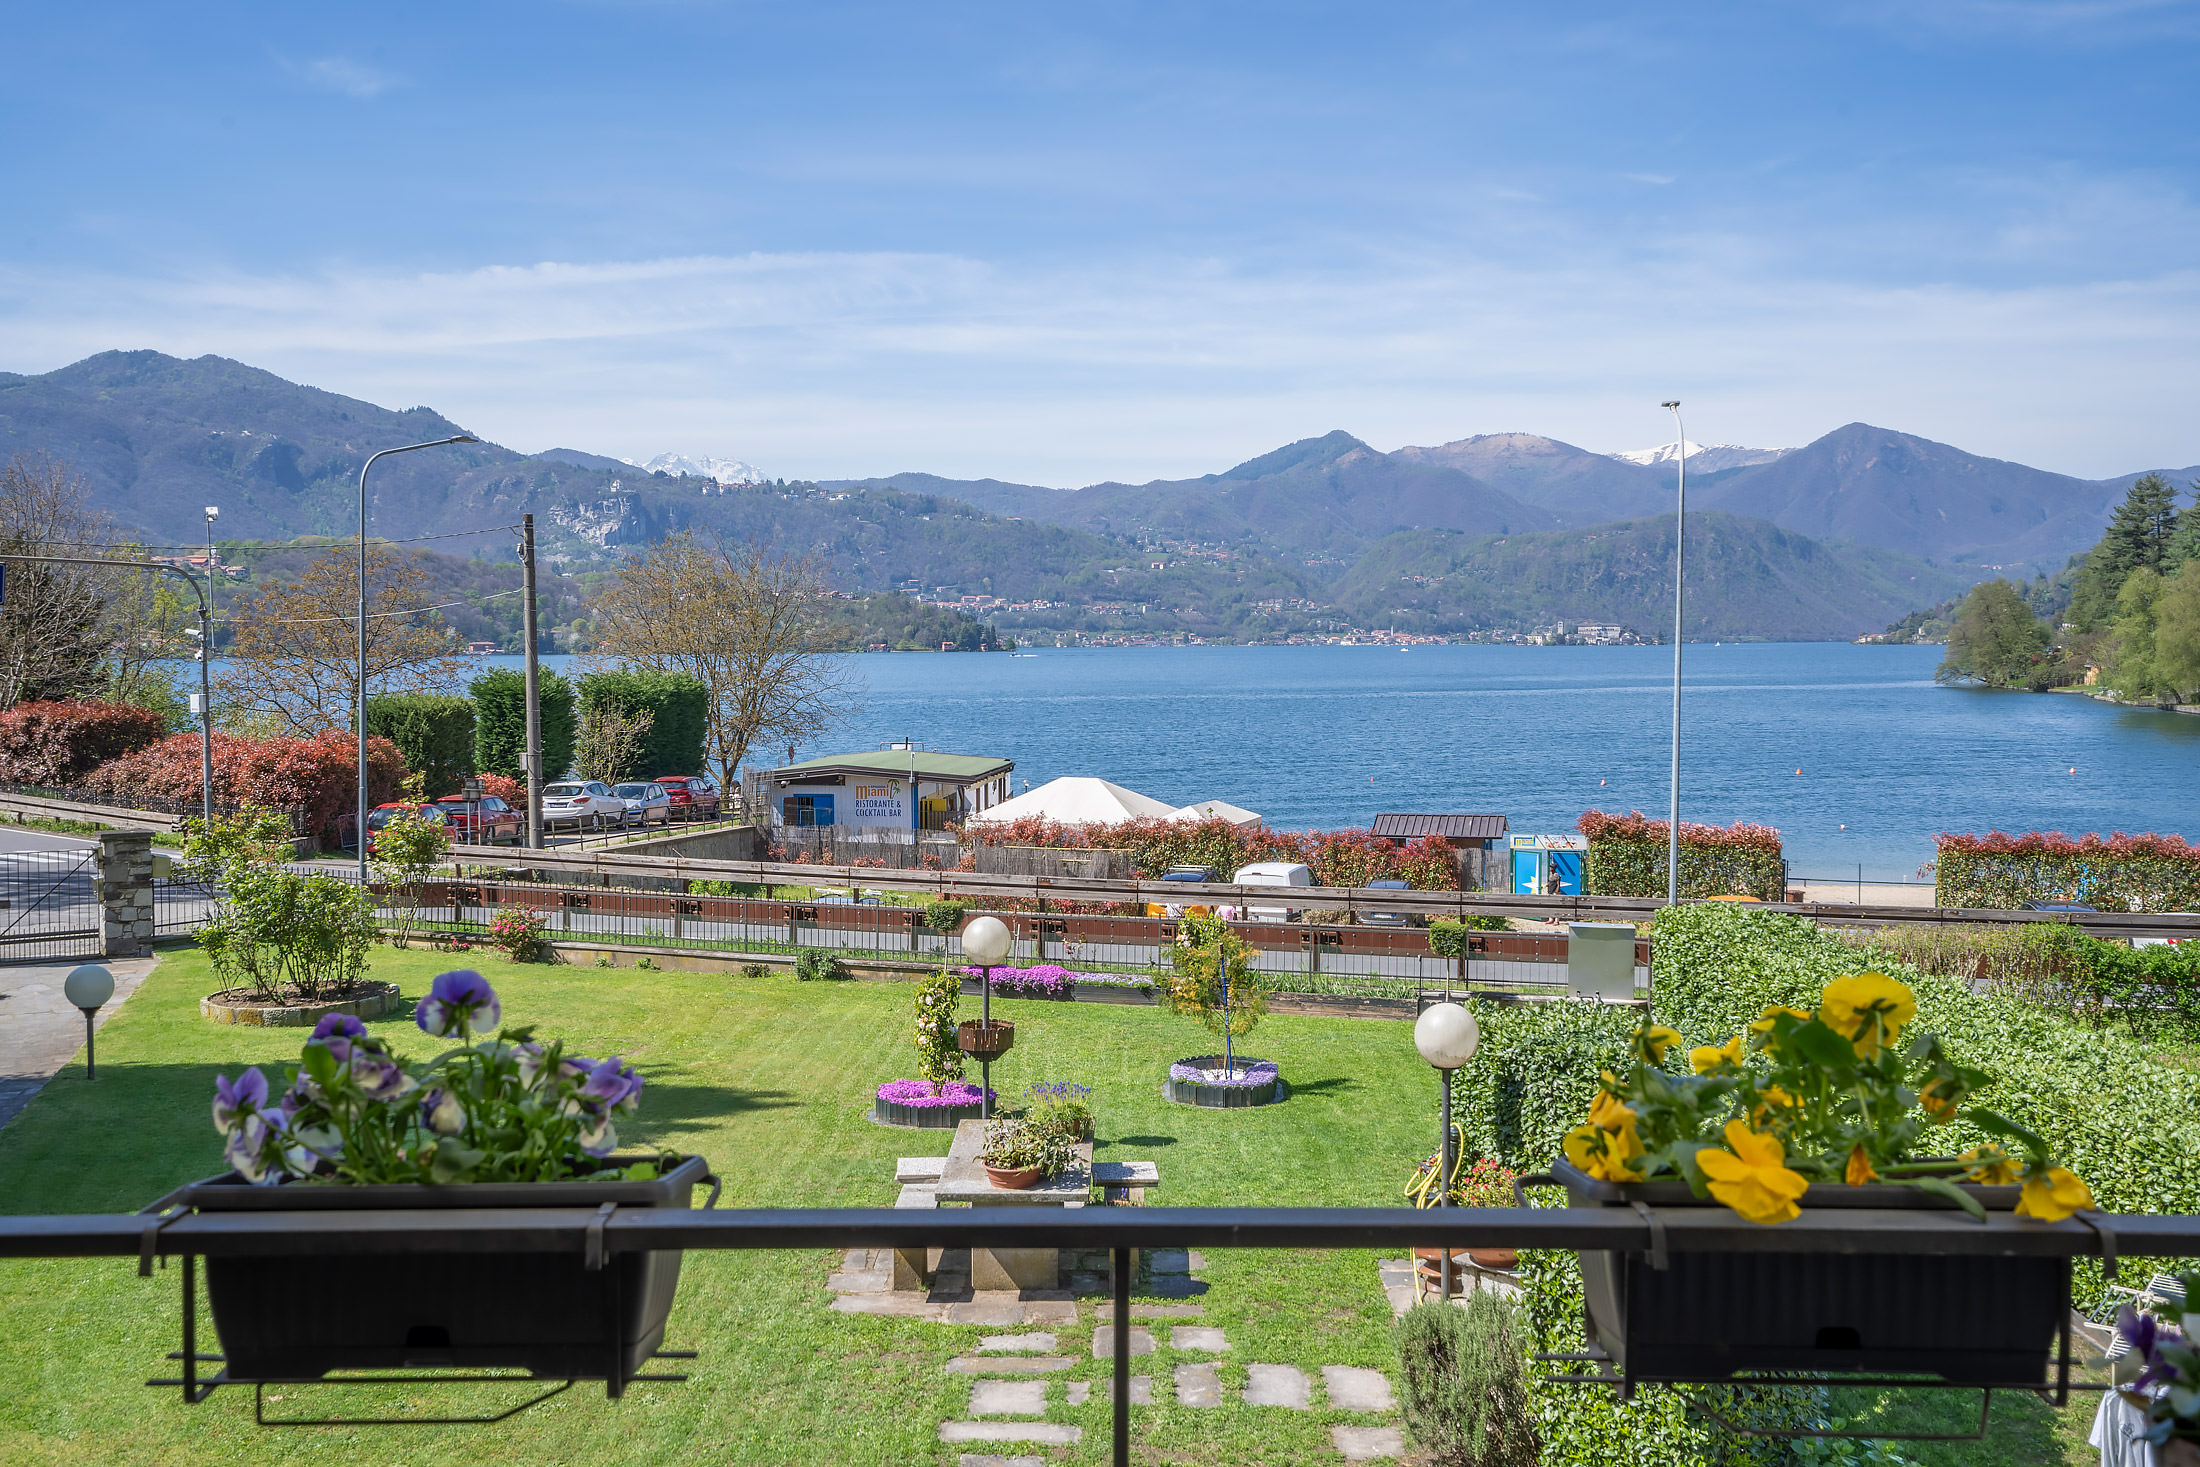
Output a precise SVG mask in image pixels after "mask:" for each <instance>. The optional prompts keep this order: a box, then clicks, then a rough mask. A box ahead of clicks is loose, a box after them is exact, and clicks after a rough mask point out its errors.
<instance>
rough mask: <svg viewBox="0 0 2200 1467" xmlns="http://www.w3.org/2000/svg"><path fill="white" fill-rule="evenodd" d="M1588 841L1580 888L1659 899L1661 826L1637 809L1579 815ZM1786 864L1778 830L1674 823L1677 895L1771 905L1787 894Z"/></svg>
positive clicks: (1594, 892) (1662, 883)
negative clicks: (1677, 846)
mask: <svg viewBox="0 0 2200 1467" xmlns="http://www.w3.org/2000/svg"><path fill="white" fill-rule="evenodd" d="M1575 828H1576V829H1578V830H1579V831H1580V832H1581V833H1582V834H1583V835H1585V836H1587V837H1588V838H1589V859H1588V861H1587V870H1586V872H1585V873H1584V874H1585V877H1586V887H1587V891H1588V894H1589V895H1591V896H1636V897H1660V896H1664V895H1665V889H1666V880H1665V857H1666V851H1667V840H1666V823H1665V822H1664V821H1663V820H1652V819H1650V818H1649V817H1648V816H1646V815H1644V814H1643V813H1642V812H1641V811H1640V810H1635V811H1631V812H1630V813H1628V814H1626V815H1607V814H1606V813H1604V812H1603V811H1602V810H1590V811H1587V812H1586V813H1584V814H1583V815H1582V817H1581V819H1580V821H1579V822H1578V824H1577V825H1576V827H1575ZM1786 888H1787V864H1786V863H1785V862H1784V861H1782V860H1781V859H1780V832H1779V831H1777V830H1774V829H1773V828H1772V827H1770V826H1768V825H1748V824H1744V823H1743V822H1741V821H1736V822H1735V823H1734V824H1733V825H1731V826H1726V827H1723V828H1722V827H1720V826H1717V825H1691V824H1689V823H1688V822H1687V821H1685V820H1684V821H1682V822H1681V895H1682V896H1684V897H1691V896H1692V897H1711V896H1752V897H1756V898H1757V899H1758V900H1759V901H1766V902H1777V901H1781V900H1783V899H1784V898H1785V897H1786V895H1787V891H1786Z"/></svg>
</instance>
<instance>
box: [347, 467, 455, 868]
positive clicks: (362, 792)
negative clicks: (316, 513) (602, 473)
mask: <svg viewBox="0 0 2200 1467" xmlns="http://www.w3.org/2000/svg"><path fill="white" fill-rule="evenodd" d="M480 441H481V440H480V439H479V438H476V437H475V436H474V435H473V434H471V433H455V434H453V435H452V436H450V437H449V438H438V439H435V440H434V441H433V442H429V443H408V444H406V445H405V446H404V447H402V448H385V449H383V450H382V451H381V452H379V453H370V454H368V455H367V461H366V462H365V463H363V464H361V465H360V466H359V681H358V682H357V683H356V684H355V685H354V686H353V688H352V698H351V721H352V727H353V728H354V729H355V730H357V734H358V741H359V804H358V809H357V810H356V811H354V812H353V814H354V817H355V819H356V821H357V823H356V824H355V825H353V826H352V831H351V833H352V837H353V839H355V840H357V841H358V842H359V884H360V885H361V886H365V885H366V884H367V470H369V469H371V468H373V467H374V461H375V460H376V459H378V458H386V457H388V456H389V455H390V454H393V453H412V452H414V451H415V450H417V449H422V448H441V447H443V445H445V444H446V443H479V442H480Z"/></svg>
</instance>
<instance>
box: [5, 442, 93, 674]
mask: <svg viewBox="0 0 2200 1467" xmlns="http://www.w3.org/2000/svg"><path fill="white" fill-rule="evenodd" d="M114 538H115V532H114V526H113V524H112V522H110V521H109V520H108V518H107V516H105V515H103V514H101V513H99V512H98V511H97V510H95V509H93V508H92V507H91V487H90V486H89V485H87V484H86V483H85V482H84V480H83V479H81V478H79V477H78V476H76V475H75V474H73V473H71V472H69V470H68V469H67V468H66V467H65V466H64V465H62V464H60V463H58V462H56V461H55V460H53V459H50V458H46V457H44V456H43V455H38V456H33V457H29V458H17V459H15V460H13V461H12V462H10V463H9V464H8V466H7V467H6V468H4V469H0V554H8V555H65V556H66V555H82V556H97V555H99V554H101V553H102V551H101V550H100V549H99V547H100V546H101V545H103V544H106V543H108V542H110V541H112V540H113V539H114ZM113 579H114V578H113V573H111V572H108V571H103V570H97V569H94V568H93V567H90V566H79V565H41V564H39V563H37V562H35V561H23V560H17V561H10V562H9V563H8V566H7V582H8V584H7V601H6V604H5V605H0V707H13V706H14V705H15V704H17V703H22V702H45V701H58V700H62V699H69V698H96V697H98V696H100V695H101V694H102V693H104V692H105V691H106V689H107V684H108V680H109V679H108V671H109V670H108V667H107V652H108V644H109V642H110V640H111V638H112V636H113V633H114V629H113V627H112V626H110V624H109V622H108V619H107V604H108V601H109V599H110V598H111V596H112V594H113Z"/></svg>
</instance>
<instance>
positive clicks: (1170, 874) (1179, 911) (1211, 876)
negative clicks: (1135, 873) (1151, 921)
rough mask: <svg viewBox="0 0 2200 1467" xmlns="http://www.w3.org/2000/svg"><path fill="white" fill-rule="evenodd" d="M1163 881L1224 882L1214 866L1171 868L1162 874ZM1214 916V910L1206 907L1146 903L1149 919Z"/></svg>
mask: <svg viewBox="0 0 2200 1467" xmlns="http://www.w3.org/2000/svg"><path fill="white" fill-rule="evenodd" d="M1161 879H1162V880H1163V881H1198V882H1216V881H1220V880H1222V873H1221V872H1219V871H1217V870H1215V868H1214V867H1212V866H1171V867H1170V868H1169V869H1168V870H1166V871H1164V872H1162V873H1161ZM1213 914H1214V908H1212V907H1209V906H1205V905H1186V904H1183V903H1179V902H1148V903H1146V915H1147V916H1149V917H1168V918H1171V919H1174V918H1178V917H1208V916H1212V915H1213Z"/></svg>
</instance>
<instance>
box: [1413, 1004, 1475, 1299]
mask: <svg viewBox="0 0 2200 1467" xmlns="http://www.w3.org/2000/svg"><path fill="white" fill-rule="evenodd" d="M1481 1040H1482V1028H1481V1026H1480V1025H1479V1024H1477V1023H1475V1022H1474V1015H1472V1014H1470V1013H1468V1012H1467V1010H1466V1009H1465V1007H1464V1006H1462V1005H1460V1004H1455V1003H1438V1004H1430V1005H1429V1006H1428V1007H1427V1008H1425V1009H1423V1010H1422V1011H1421V1017H1420V1018H1418V1019H1415V1020H1414V1021H1413V1047H1414V1048H1415V1049H1418V1050H1419V1051H1421V1058H1423V1059H1425V1060H1427V1061H1428V1062H1429V1063H1430V1064H1432V1065H1434V1066H1435V1067H1436V1073H1437V1074H1438V1076H1440V1077H1441V1081H1442V1084H1441V1089H1442V1092H1443V1100H1442V1102H1441V1108H1440V1109H1439V1111H1438V1114H1437V1123H1436V1124H1437V1133H1436V1137H1437V1140H1436V1145H1437V1151H1436V1190H1437V1195H1438V1201H1437V1204H1436V1205H1437V1206H1438V1207H1450V1206H1452V1205H1453V1204H1452V1200H1451V1170H1452V1150H1451V1145H1452V1134H1451V1072H1452V1071H1453V1070H1456V1069H1458V1068H1459V1067H1460V1066H1461V1065H1463V1064H1465V1063H1466V1062H1467V1061H1468V1060H1471V1059H1473V1058H1474V1049H1475V1046H1476V1045H1477V1044H1479V1043H1481ZM1438 1251H1439V1252H1440V1253H1441V1255H1442V1259H1443V1261H1442V1262H1441V1263H1440V1264H1439V1265H1438V1266H1437V1267H1438V1273H1437V1277H1438V1279H1439V1281H1440V1285H1441V1289H1442V1296H1443V1297H1444V1298H1445V1299H1449V1298H1451V1244H1449V1243H1445V1244H1444V1245H1443V1246H1442V1247H1441V1248H1440V1249H1439V1250H1438Z"/></svg>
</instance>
